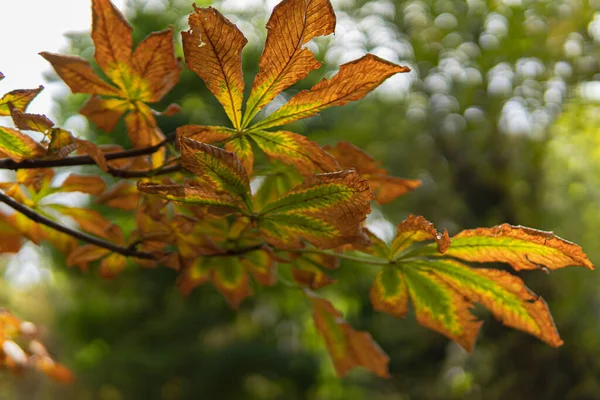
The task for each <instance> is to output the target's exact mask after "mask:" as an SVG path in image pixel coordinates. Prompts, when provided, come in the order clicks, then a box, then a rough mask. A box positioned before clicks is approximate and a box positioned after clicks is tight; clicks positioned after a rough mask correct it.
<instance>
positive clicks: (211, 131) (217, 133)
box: [177, 125, 235, 144]
mask: <svg viewBox="0 0 600 400" xmlns="http://www.w3.org/2000/svg"><path fill="white" fill-rule="evenodd" d="M233 135H235V131H233V130H231V129H228V128H224V127H222V126H202V125H184V126H180V127H178V128H177V136H179V137H185V138H188V139H193V140H195V141H196V142H201V143H209V144H210V143H215V142H220V141H223V140H226V139H229V138H231V137H232V136H233Z"/></svg>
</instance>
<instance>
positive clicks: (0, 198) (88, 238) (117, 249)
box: [0, 191, 155, 260]
mask: <svg viewBox="0 0 600 400" xmlns="http://www.w3.org/2000/svg"><path fill="white" fill-rule="evenodd" d="M0 202H2V203H4V204H6V205H7V206H9V207H12V208H13V209H15V210H16V211H17V212H20V213H21V214H23V215H24V216H26V217H27V218H29V219H31V220H32V221H34V222H37V223H40V224H42V225H46V226H47V227H49V228H52V229H54V230H57V231H59V232H62V233H64V234H66V235H69V236H72V237H74V238H75V239H79V240H83V241H84V242H87V243H90V244H93V245H96V246H98V247H102V248H104V249H107V250H110V251H112V252H114V253H119V254H122V255H124V256H127V257H136V258H142V259H145V260H154V259H155V257H154V255H152V254H151V253H146V252H142V251H136V250H135V249H129V248H126V247H122V246H119V245H116V244H114V243H112V242H109V241H106V240H103V239H100V238H97V237H95V236H92V235H88V234H87V233H84V232H80V231H76V230H73V229H71V228H67V227H66V226H63V225H61V224H59V223H57V222H56V221H53V220H51V219H49V218H47V217H44V216H43V215H41V214H38V213H37V212H35V211H34V210H32V209H31V208H29V207H27V206H25V205H23V204H21V203H19V202H18V201H16V200H15V199H13V198H12V197H10V196H8V195H6V194H5V193H4V192H2V191H0Z"/></svg>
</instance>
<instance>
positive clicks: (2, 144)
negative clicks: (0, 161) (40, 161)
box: [0, 126, 45, 162]
mask: <svg viewBox="0 0 600 400" xmlns="http://www.w3.org/2000/svg"><path fill="white" fill-rule="evenodd" d="M0 151H2V152H3V153H4V154H6V155H7V156H9V157H10V158H12V159H13V160H14V161H16V162H19V161H23V160H25V159H28V158H36V157H40V156H42V155H44V153H45V149H44V148H43V147H42V146H41V145H40V144H39V143H38V142H36V141H35V140H33V139H32V138H30V137H29V136H27V135H25V134H23V133H21V132H19V131H18V130H16V129H12V128H6V127H4V126H0Z"/></svg>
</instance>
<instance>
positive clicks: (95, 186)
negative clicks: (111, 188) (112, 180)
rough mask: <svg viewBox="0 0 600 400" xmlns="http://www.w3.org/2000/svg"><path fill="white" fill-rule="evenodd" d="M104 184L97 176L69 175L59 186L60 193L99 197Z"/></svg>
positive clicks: (104, 186)
mask: <svg viewBox="0 0 600 400" xmlns="http://www.w3.org/2000/svg"><path fill="white" fill-rule="evenodd" d="M105 188H106V184H105V183H104V181H103V180H102V178H100V177H99V176H95V175H77V174H71V175H69V176H68V177H67V179H65V181H64V182H63V184H62V185H61V186H60V191H61V192H82V193H89V194H93V195H96V196H98V195H100V194H102V192H104V189H105Z"/></svg>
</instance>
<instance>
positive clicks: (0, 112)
mask: <svg viewBox="0 0 600 400" xmlns="http://www.w3.org/2000/svg"><path fill="white" fill-rule="evenodd" d="M43 89H44V87H43V86H40V87H38V88H37V89H17V90H13V91H10V92H8V93H6V94H5V95H4V96H2V98H1V99H0V116H9V115H10V107H9V105H12V107H14V108H16V109H17V110H19V111H21V112H24V111H25V109H26V108H27V106H28V105H29V103H31V101H32V100H33V99H34V98H35V96H37V95H38V94H39V93H40V92H41V91H42V90H43Z"/></svg>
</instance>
